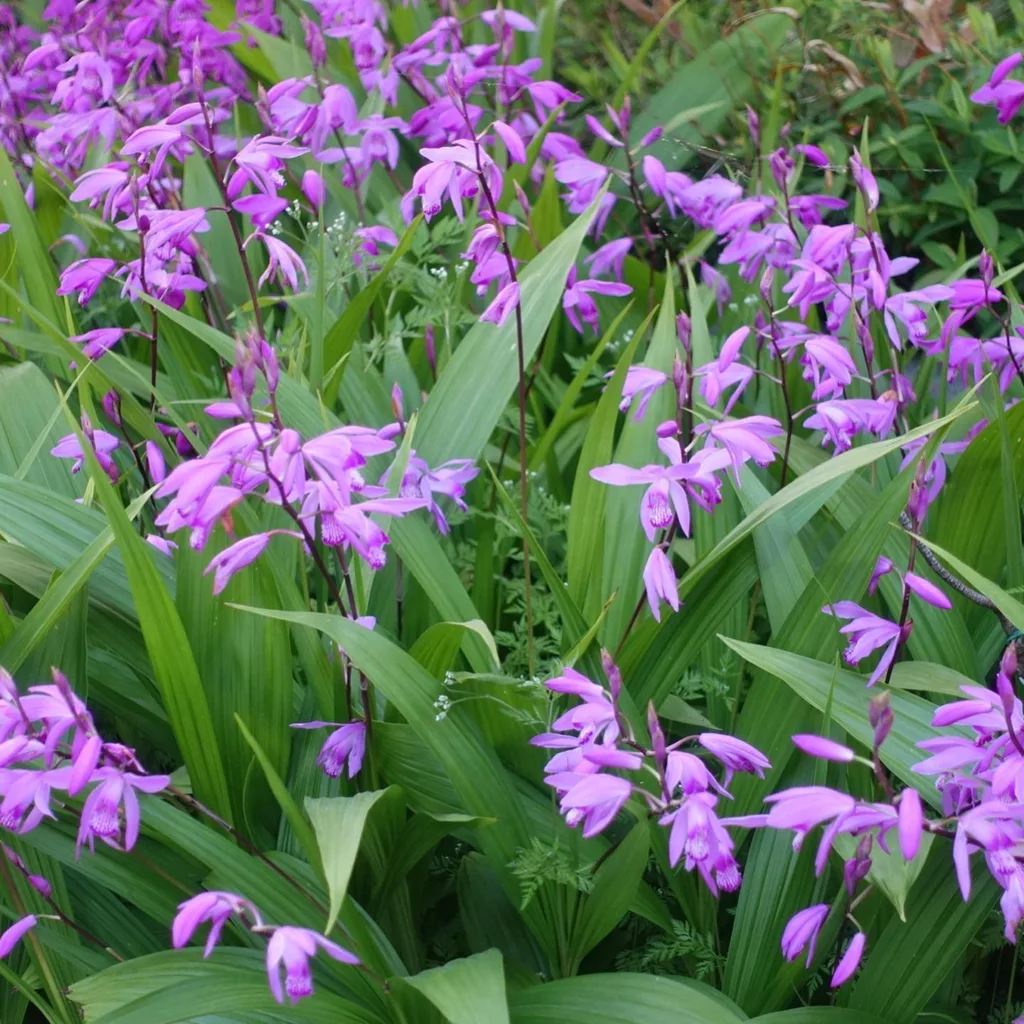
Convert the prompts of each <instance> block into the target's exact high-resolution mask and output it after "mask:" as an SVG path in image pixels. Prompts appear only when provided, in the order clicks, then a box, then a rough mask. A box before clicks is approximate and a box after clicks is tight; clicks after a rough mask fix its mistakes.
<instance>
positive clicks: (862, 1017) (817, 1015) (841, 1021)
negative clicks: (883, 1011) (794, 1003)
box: [750, 1006, 878, 1024]
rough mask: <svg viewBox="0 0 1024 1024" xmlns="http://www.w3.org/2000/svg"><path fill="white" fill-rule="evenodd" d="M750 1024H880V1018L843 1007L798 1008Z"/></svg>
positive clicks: (754, 1018) (766, 1015)
mask: <svg viewBox="0 0 1024 1024" xmlns="http://www.w3.org/2000/svg"><path fill="white" fill-rule="evenodd" d="M750 1024H878V1017H877V1016H875V1014H873V1013H860V1012H859V1011H857V1010H847V1009H844V1008H843V1007H841V1006H798V1007H796V1009H794V1010H778V1011H777V1012H775V1013H765V1014H762V1015H761V1016H760V1017H751V1018H750Z"/></svg>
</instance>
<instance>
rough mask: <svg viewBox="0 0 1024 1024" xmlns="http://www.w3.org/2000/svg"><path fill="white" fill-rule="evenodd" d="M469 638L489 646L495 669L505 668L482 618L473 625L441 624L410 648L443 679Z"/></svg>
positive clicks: (431, 628) (416, 656)
mask: <svg viewBox="0 0 1024 1024" xmlns="http://www.w3.org/2000/svg"><path fill="white" fill-rule="evenodd" d="M468 636H477V637H479V638H480V639H481V640H482V641H483V642H484V644H485V646H486V648H487V652H488V653H489V654H490V656H491V668H492V669H493V670H494V671H497V670H498V668H499V666H500V665H501V658H499V657H498V648H497V647H496V646H495V643H494V637H493V636H492V635H491V631H490V630H489V629H488V628H487V624H486V623H485V622H483V621H482V620H480V619H472V620H471V621H469V622H438V623H435V624H434V625H433V626H431V627H430V628H429V629H428V630H426V631H425V632H424V633H421V634H420V636H419V638H418V639H417V640H416V643H414V644H413V645H412V647H411V648H410V649H409V654H411V655H412V657H414V658H415V659H416V660H417V661H418V662H419V663H420V664H421V665H422V666H423V667H424V668H425V669H426V670H427V671H428V672H429V673H430V674H431V675H432V676H434V677H435V678H437V679H442V678H443V677H444V674H445V672H447V671H448V670H449V669H450V668H451V667H452V665H453V664H454V662H455V658H456V655H457V654H458V653H459V651H460V650H461V648H462V646H463V644H464V643H465V642H466V640H467V638H468Z"/></svg>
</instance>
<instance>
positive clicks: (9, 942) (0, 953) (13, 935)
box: [0, 914, 37, 960]
mask: <svg viewBox="0 0 1024 1024" xmlns="http://www.w3.org/2000/svg"><path fill="white" fill-rule="evenodd" d="M36 920H37V918H36V916H35V914H29V915H28V916H27V917H23V918H22V919H21V920H20V921H15V922H14V924H12V925H11V927H10V928H8V929H7V930H6V931H5V932H4V933H3V934H2V935H0V960H3V959H5V958H6V957H7V956H8V955H9V954H10V953H11V952H12V950H13V949H14V947H15V946H17V944H18V943H19V942H20V941H21V940H22V939H23V938H24V937H25V935H26V934H28V932H30V931H31V930H32V929H33V928H34V927H35V926H36Z"/></svg>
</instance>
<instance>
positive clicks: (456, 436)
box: [416, 189, 604, 466]
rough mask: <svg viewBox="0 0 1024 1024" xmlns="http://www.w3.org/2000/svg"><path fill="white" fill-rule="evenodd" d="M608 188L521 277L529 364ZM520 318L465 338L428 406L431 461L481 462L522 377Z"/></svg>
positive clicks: (421, 433)
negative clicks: (518, 336) (520, 363)
mask: <svg viewBox="0 0 1024 1024" xmlns="http://www.w3.org/2000/svg"><path fill="white" fill-rule="evenodd" d="M603 198H604V190H603V189H602V191H601V193H600V195H598V196H597V198H596V199H595V200H594V202H593V203H591V204H590V206H589V207H588V208H587V209H586V211H585V212H584V213H581V214H580V216H579V217H577V218H576V220H575V221H574V222H573V223H572V224H571V225H570V226H569V227H568V228H567V229H566V230H565V231H563V232H562V234H561V235H559V236H558V238H556V239H555V240H554V241H553V242H552V243H551V244H550V245H549V246H548V247H547V248H546V249H544V251H543V252H541V253H540V255H539V256H536V257H534V258H533V259H532V260H531V261H530V262H529V263H528V264H527V265H526V268H525V269H524V270H523V272H522V274H520V276H519V282H520V289H521V297H520V308H521V311H522V320H523V356H524V362H525V364H526V365H527V366H528V365H529V364H530V362H531V361H532V359H533V357H534V355H535V354H536V352H537V349H538V348H539V347H540V343H541V340H542V339H543V337H544V335H545V333H546V332H547V329H548V324H549V323H550V322H551V318H552V317H553V316H554V315H555V312H556V310H557V309H558V306H559V303H560V302H561V300H562V293H563V292H564V291H565V281H566V277H567V276H568V274H569V271H570V270H571V269H572V267H573V265H574V264H575V262H576V256H577V254H578V253H579V249H580V246H581V245H582V244H583V239H584V238H585V237H586V234H587V231H589V230H590V225H591V223H592V222H593V220H594V217H595V216H596V215H597V210H598V206H599V204H600V202H601V200H602V199H603ZM516 345H517V342H516V319H515V317H514V316H510V317H509V318H508V319H507V320H506V321H505V323H504V324H503V325H502V326H501V327H498V326H495V325H494V324H488V323H483V322H478V323H477V324H476V325H475V326H474V327H473V328H472V329H471V330H470V332H469V333H468V334H467V335H466V337H465V338H463V339H462V341H461V342H460V343H459V346H458V348H457V349H456V350H455V353H454V355H453V356H452V358H451V360H450V361H449V362H448V365H447V366H446V367H445V368H444V372H443V373H442V374H441V376H440V377H439V378H438V381H437V384H436V385H435V386H434V389H433V391H432V392H431V393H430V401H429V402H427V404H426V405H425V406H424V407H423V413H422V415H421V417H420V423H419V429H418V432H417V438H416V449H417V455H419V457H420V458H421V459H425V460H426V461H427V463H428V465H431V466H433V465H439V464H440V463H442V462H444V461H446V460H447V459H476V458H478V457H479V455H480V453H481V452H482V451H483V450H484V446H485V445H486V444H487V439H488V438H489V437H490V436H491V434H492V433H493V432H494V428H495V427H496V426H497V425H498V421H499V420H500V419H501V417H502V416H503V415H504V413H505V407H506V406H507V405H508V401H509V399H510V398H511V397H512V395H513V393H514V392H515V390H516V387H517V384H518V380H519V369H518V355H517V351H516Z"/></svg>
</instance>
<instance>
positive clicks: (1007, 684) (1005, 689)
mask: <svg viewBox="0 0 1024 1024" xmlns="http://www.w3.org/2000/svg"><path fill="white" fill-rule="evenodd" d="M996 693H998V694H999V699H1000V701H1002V704H1003V714H1004V715H1006V717H1007V719H1009V718H1010V717H1011V716H1012V715H1013V708H1014V705H1015V704H1016V702H1017V695H1016V693H1014V691H1013V682H1012V680H1011V678H1010V676H1008V675H1005V674H1004V673H1003V672H1002V671H1000V672H997V673H996Z"/></svg>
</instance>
